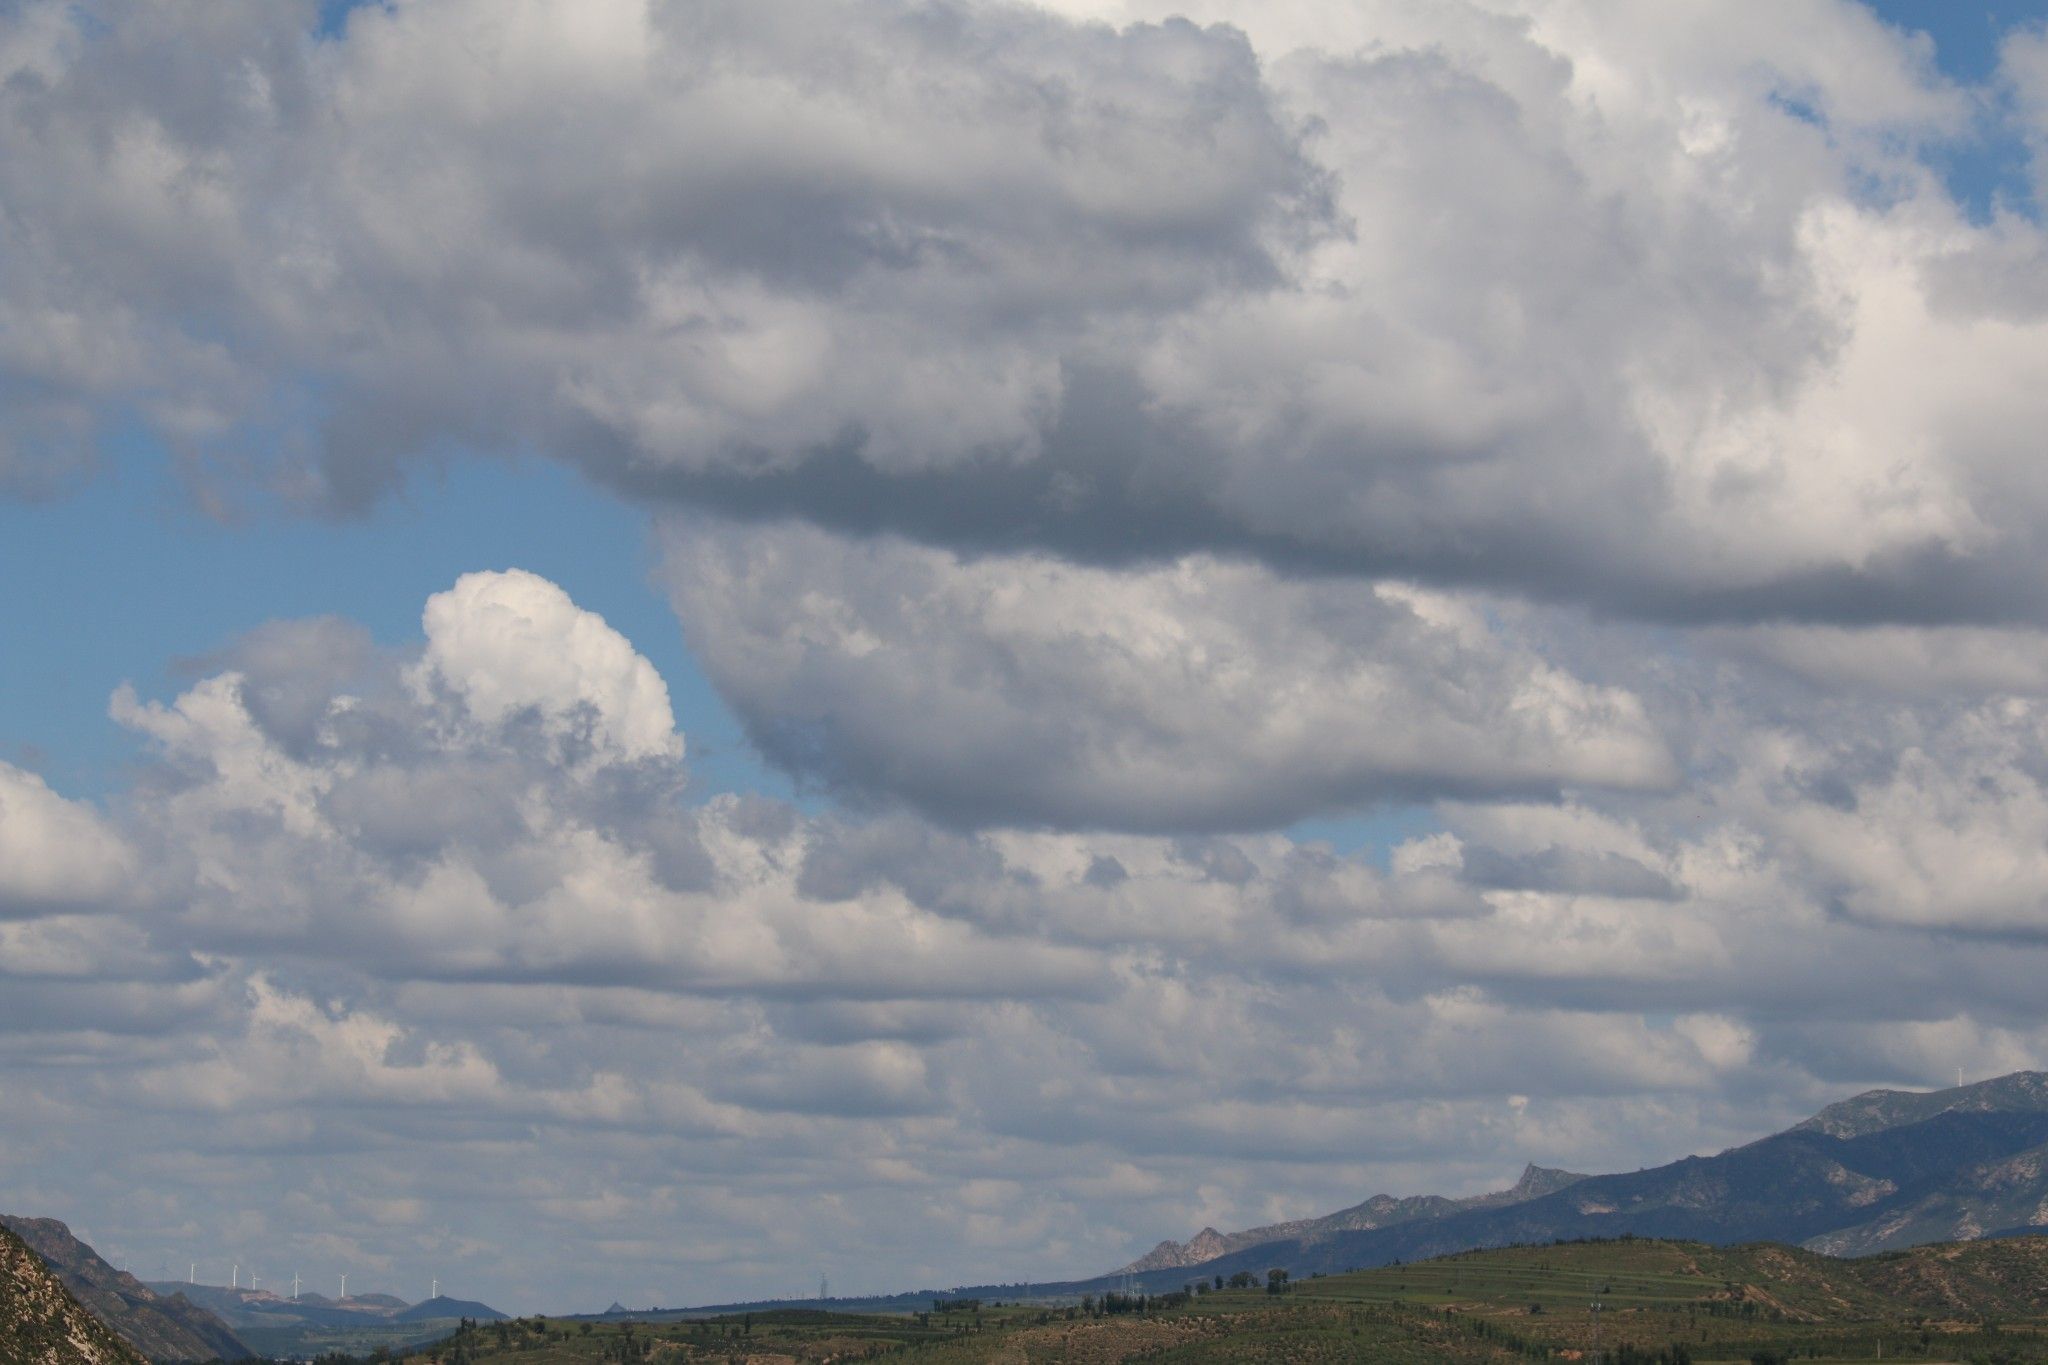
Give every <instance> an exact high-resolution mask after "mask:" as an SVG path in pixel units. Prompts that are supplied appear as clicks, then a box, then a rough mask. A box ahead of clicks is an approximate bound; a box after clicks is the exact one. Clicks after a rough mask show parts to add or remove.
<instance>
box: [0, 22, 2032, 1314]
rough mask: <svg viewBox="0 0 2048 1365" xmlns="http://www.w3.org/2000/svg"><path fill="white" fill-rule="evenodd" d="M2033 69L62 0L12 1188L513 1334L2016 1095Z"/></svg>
mask: <svg viewBox="0 0 2048 1365" xmlns="http://www.w3.org/2000/svg"><path fill="white" fill-rule="evenodd" d="M2044 151H2048V8H2044V7H2043V6H2041V5H2037V4H2035V5H2022V4H1988V5H1987V4H1973V3H1933V2H1932V0H1927V2H1926V3H1905V2H1902V0H1899V2H1893V3H1884V4H1880V5H1875V6H1866V5H1863V4H1859V3H1854V0H1802V2H1801V3H1793V4H1783V5H1769V6H1765V5H1753V6H1733V7H1731V6H1727V5H1722V4H1718V3H1709V2H1708V0H1697V2H1695V0H1673V2H1672V3H1667V4H1660V5H1656V6H1644V5H1638V4H1624V3H1615V2H1608V3H1596V2H1595V0H1427V2H1426V3H1425V0H1347V2H1346V3H1341V4H1333V3H1329V2H1328V0H1314V2H1313V3H1310V2H1309V0H1299V2H1298V3H1297V2H1296V0H1278V2H1276V0H1261V3H1250V0H1245V2H1244V3H1238V2H1237V0H1202V2H1201V3H1196V4H1192V5H1175V4H1168V3H1163V2H1160V0H1049V3H1044V4H1025V3H996V0H951V2H950V3H938V2H937V0H927V2H913V0H851V2H850V3H844V2H842V3H829V4H828V3H814V2H813V0H788V2H787V3H784V4H780V5H775V6H761V5H751V4H725V3H717V2H716V0H713V2H712V3H702V4H692V5H671V4H664V3H658V2H656V0H391V3H375V4H359V5H346V4H314V3H280V2H279V0H219V3H215V4H212V5H208V6H204V7H199V8H192V7H178V6H161V5H153V4H147V3H118V2H117V0H105V2H104V3H102V2H101V0H82V2H75V0H61V2H52V3H44V2H42V0H23V2H22V3H20V4H16V5H13V6H10V7H8V8H7V9H6V10H5V11H4V14H0V241H4V243H5V249H4V250H0V403H4V404H5V409H6V417H7V420H6V421H5V423H4V424H0V1208H4V1209H5V1211H8V1212H13V1213H21V1214H31V1215H42V1216H54V1217H59V1218H63V1219H65V1220H67V1221H68V1222H70V1223H71V1224H72V1225H73V1227H74V1228H75V1229H76V1230H78V1231H79V1232H80V1233H81V1235H83V1236H85V1237H86V1238H87V1239H88V1240H89V1241H91V1242H92V1243H93V1244H94V1245H95V1246H97V1247H98V1248H99V1249H100V1250H101V1251H102V1252H103V1253H105V1254H106V1255H108V1256H109V1257H110V1258H111V1259H114V1260H116V1261H117V1262H120V1263H123V1264H126V1265H128V1266H130V1267H131V1268H133V1269H135V1270H137V1271H138V1272H139V1273H142V1274H144V1275H154V1274H157V1273H162V1272H165V1271H169V1272H171V1273H173V1275H174V1274H175V1272H176V1271H177V1270H179V1269H182V1268H183V1267H185V1266H186V1265H187V1264H188V1263H190V1262H194V1261H196V1262H198V1267H199V1269H198V1274H199V1278H201V1279H203V1280H208V1279H210V1280H212V1281H215V1282H219V1281H223V1280H225V1279H226V1278H227V1275H228V1270H229V1267H230V1265H232V1264H239V1265H240V1266H241V1267H242V1269H243V1271H244V1272H245V1274H246V1273H250V1272H253V1273H256V1274H260V1275H262V1276H263V1277H264V1279H265V1281H266V1282H267V1283H278V1282H281V1281H282V1280H286V1279H289V1277H290V1276H291V1275H292V1274H293V1273H294V1272H297V1273H300V1274H302V1275H304V1276H305V1277H306V1279H307V1281H308V1282H309V1283H311V1284H314V1285H316V1286H320V1285H324V1284H327V1283H329V1282H331V1277H334V1276H338V1275H339V1274H340V1273H343V1272H347V1273H348V1274H349V1275H350V1278H351V1285H352V1287H354V1288H357V1289H359V1290H379V1291H389V1292H395V1293H399V1294H401V1295H404V1296H405V1297H408V1298H419V1297H423V1296H424V1294H425V1292H426V1285H427V1283H428V1281H429V1279H430V1277H431V1278H437V1279H438V1280H439V1281H440V1283H441V1284H442V1285H443V1286H444V1287H446V1288H447V1289H448V1291H449V1292H451V1293H455V1294H459V1295H462V1296H465V1297H473V1298H480V1299H484V1300H486V1301H488V1302H491V1303H493V1304H495V1305H496V1306H498V1307H500V1308H502V1309H505V1310H508V1311H520V1312H526V1311H544V1312H567V1311H578V1310H589V1309H597V1308H602V1307H603V1306H604V1305H605V1304H607V1303H609V1302H611V1301H613V1300H615V1299H616V1300H620V1301H623V1302H625V1303H628V1304H633V1305H636V1306H637V1305H648V1304H665V1305H675V1304H684V1303H701V1302H711V1301H721V1300H735V1299H742V1298H750V1297H758V1296H779V1295H790V1294H797V1293H804V1292H809V1291H810V1290H811V1289H812V1287H814V1286H815V1285H816V1283H817V1281H818V1279H819V1277H820V1276H821V1275H829V1276H830V1278H831V1282H832V1284H833V1286H834V1289H835V1291H838V1292H842V1293H856V1292H880V1291H891V1290H902V1289H913V1288H924V1287H936V1288H945V1287H950V1286H952V1285H955V1284H962V1283H977V1282H990V1281H1013V1280H1020V1279H1026V1278H1056V1277H1068V1276H1073V1275H1079V1274H1089V1273H1096V1272H1101V1271H1106V1270H1109V1269H1111V1268H1113V1267H1115V1266H1117V1265H1119V1264H1122V1263H1123V1262H1125V1261H1127V1260H1129V1259H1131V1258H1132V1257H1134V1256H1136V1255H1137V1254H1140V1253H1141V1252H1143V1251H1144V1250H1146V1249H1148V1248H1149V1247H1150V1246H1151V1245H1152V1244H1153V1243H1155V1242H1157V1241H1158V1240H1160V1239H1162V1238H1166V1237H1176V1238H1181V1237H1186V1236H1187V1235H1189V1234H1190V1233H1192V1232H1194V1231H1195V1230H1197V1229H1198V1228H1200V1227H1202V1226H1203V1225H1205V1224H1210V1225H1214V1226H1216V1227H1218V1228H1226V1229H1227V1228H1238V1227H1245V1226H1251V1225H1255V1224H1259V1223H1265V1222H1271V1221H1275V1220H1277V1219H1282V1218H1288V1217H1299V1216H1305V1215H1309V1214H1315V1213H1321V1212H1327V1211H1329V1210H1331V1209H1335V1208H1338V1207H1342V1206H1345V1205H1348V1204H1352V1203H1356V1202H1358V1201H1359V1200H1361V1199H1364V1198H1365V1197H1367V1196H1369V1195H1371V1194H1374V1193H1378V1192H1382V1191H1384V1192H1390V1193H1394V1194H1412V1193H1423V1192H1431V1193H1443V1194H1452V1195H1459V1194H1471V1193H1477V1192H1480V1191H1484V1190H1488V1189H1497V1188H1501V1187H1504V1186H1505V1185H1506V1184H1508V1183H1509V1182H1511V1181H1512V1180H1513V1179H1514V1177H1515V1176H1516V1174H1517V1173H1518V1172H1519V1170H1520V1169H1521V1167H1522V1165H1523V1163H1525V1162H1529V1161H1535V1162H1538V1163H1541V1164H1544V1165H1550V1166H1562V1167H1567V1168H1571V1169H1576V1170H1584V1171H1600V1170H1613V1169H1632V1168H1634V1167H1637V1166H1643V1165H1648V1164H1653V1163H1657V1162H1662V1161H1667V1160H1672V1159H1675V1158H1677V1157H1680V1156H1684V1155H1687V1154H1689V1153H1695V1152H1711V1151H1716V1150H1720V1149H1722V1148H1724V1147H1727V1146H1729V1145H1732V1144H1735V1143H1738V1142H1741V1141H1745V1140H1748V1139H1750V1138H1753V1137H1756V1136H1760V1135H1762V1134H1763V1133H1766V1132H1769V1131H1772V1130H1775V1129H1777V1128H1780V1127H1782V1126H1784V1125H1785V1124H1787V1123H1789V1122H1792V1121H1794V1120H1796V1119H1798V1118H1800V1117H1803V1116H1804V1115H1806V1114H1808V1113H1810V1112H1812V1111H1814V1110H1815V1109H1817V1108H1819V1107H1821V1106H1822V1105H1824V1104H1826V1103H1828V1102H1830V1101H1832V1100H1834V1099H1837V1098H1840V1097H1842V1096H1844V1095H1846V1094H1848V1093H1852V1092H1854V1091H1857V1090H1861V1089H1865V1088H1869V1087H1872V1086H1880V1085H1889V1086H1901V1087H1929V1086H1934V1085H1938V1084H1946V1083H1950V1082H1952V1081H1953V1079H1954V1077H1955V1075H1956V1074H1957V1072H1958V1069H1960V1070H1961V1071H1962V1072H1963V1073H1964V1074H1965V1075H1968V1076H1972V1077H1979V1076H1988V1075H1996V1074H2001V1073H2004V1072H2008V1071H2012V1070H2016V1069H2020V1068H2027V1067H2040V1066H2044V1065H2048V1021H2044V1020H2043V1018H2042V1017H2041V1011H2040V1006H2039V998H2040V992H2039V982H2040V981H2041V979H2042V976H2043V972H2044V970H2048V908H2044V906H2048V902H2044V897H2048V607H2044V603H2048V531H2044V527H2048V479H2044V477H2043V475H2042V470H2043V468H2044V465H2043V461H2042V458H2041V456H2042V450H2041V439H2042V438H2041V435H2040V433H2041V432H2043V431H2048V386H2044V385H2043V384H2042V383H2041V375H2042V374H2043V372H2044V366H2048V283H2044V281H2048V234H2044V228H2043V219H2042V213H2041V189H2042V184H2043V177H2044V172H2048V161H2044V160H2043V155H2044Z"/></svg>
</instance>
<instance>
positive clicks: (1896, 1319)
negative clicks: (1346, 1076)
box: [412, 1238, 2048, 1365]
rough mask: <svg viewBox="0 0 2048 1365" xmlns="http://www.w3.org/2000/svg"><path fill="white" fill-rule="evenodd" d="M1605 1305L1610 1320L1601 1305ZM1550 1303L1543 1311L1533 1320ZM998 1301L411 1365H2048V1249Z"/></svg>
mask: <svg viewBox="0 0 2048 1365" xmlns="http://www.w3.org/2000/svg"><path fill="white" fill-rule="evenodd" d="M1596 1299H1597V1300H1598V1301H1599V1303H1600V1305H1601V1308H1600V1312H1599V1314H1598V1320H1597V1323H1596V1321H1595V1315H1594V1313H1593V1311H1592V1304H1593V1302H1594V1301H1595V1300H1596ZM1538 1307H1540V1310H1541V1311H1532V1309H1535V1308H1538ZM1067 1311H1068V1310H1067V1309H1066V1308H1065V1307H1063V1306H1062V1307H1053V1306H1051V1305H1042V1304H1029V1305H1021V1306H1010V1307H1003V1308H996V1307H993V1306H991V1307H988V1308H985V1309H983V1310H982V1311H981V1312H980V1313H978V1314H969V1313H952V1314H941V1315H933V1316H930V1317H929V1318H928V1319H919V1318H917V1317H905V1316H882V1315H859V1314H847V1313H820V1312H777V1313H758V1314H755V1315H754V1316H753V1318H752V1322H751V1327H750V1328H749V1326H748V1324H747V1322H746V1320H745V1319H743V1318H739V1317H731V1318H719V1319H712V1320H709V1321H705V1322H673V1321H671V1322H661V1323H639V1324H616V1323H605V1324H597V1325H592V1326H590V1328H589V1330H587V1331H586V1330H584V1325H583V1324H572V1323H565V1322H559V1321H557V1322H546V1323H542V1324H541V1325H540V1326H539V1328H538V1329H536V1328H535V1327H534V1325H533V1320H528V1321H526V1322H523V1323H513V1324H509V1325H508V1327H507V1330H506V1331H505V1333H504V1334H503V1335H502V1336H500V1334H499V1333H498V1332H497V1331H496V1330H495V1329H494V1328H492V1327H485V1328H482V1329H480V1330H478V1331H476V1332H474V1333H471V1334H469V1335H468V1336H466V1337H464V1338H463V1339H461V1340H460V1341H451V1342H445V1343H441V1344H439V1345H437V1346H436V1347H433V1348H429V1349H428V1350H426V1351H423V1352H420V1353H417V1354H416V1355H415V1356H413V1357H412V1365H431V1362H436V1361H438V1362H442V1365H635V1363H636V1362H656V1363H658V1365H685V1362H696V1361H728V1360H749V1361H754V1362H768V1361H775V1362H799V1361H802V1362H813V1361H815V1362H822V1361H827V1360H858V1359H873V1358H878V1357H886V1358H901V1359H905V1360H913V1361H919V1362H930V1365H952V1362H959V1363H960V1365H983V1363H985V1362H1007V1363H1012V1365H1032V1363H1034V1362H1051V1361H1072V1362H1111V1361H1123V1360H1134V1359H1144V1360H1148V1361H1169V1362H1178V1363H1180V1365H1197V1363H1198V1362H1267V1361H1271V1362H1282V1361H1285V1362H1297V1361H1298V1362H1315V1361H1333V1362H1334V1361H1365V1362H1386V1363H1387V1365H1410V1363H1411V1362H1412V1365H1423V1363H1424V1362H1437V1361H1442V1362H1453V1363H1454V1365H1455V1363H1457V1362H1471V1363H1472V1365H1479V1363H1480V1362H1503V1363H1504V1362H1509V1361H1517V1360H1528V1359H1532V1358H1534V1359H1543V1358H1551V1359H1573V1358H1575V1357H1574V1356H1572V1355H1571V1354H1570V1353H1572V1352H1578V1353H1580V1354H1579V1356H1578V1357H1576V1358H1579V1359H1585V1358H1586V1353H1587V1352H1589V1351H1590V1350H1591V1348H1593V1346H1594V1345H1595V1333H1596V1332H1597V1334H1598V1344H1599V1345H1600V1346H1601V1347H1602V1348H1605V1349H1609V1350H1611V1349H1613V1348H1614V1347H1616V1346H1618V1345H1620V1344H1622V1343H1628V1344H1630V1345H1633V1346H1635V1347H1637V1348H1639V1349H1640V1348H1647V1349H1650V1350H1657V1349H1660V1348H1668V1347H1669V1346H1671V1345H1672V1344H1674V1343H1677V1344H1682V1345H1684V1346H1685V1348H1686V1349H1687V1350H1688V1351H1689V1352H1690V1354H1691V1356H1692V1358H1693V1359H1694V1360H1696V1361H1700V1362H1708V1361H1738V1360H1741V1361H1746V1360H1748V1359H1749V1357H1750V1356H1751V1354H1752V1353H1755V1352H1758V1351H1781V1352H1786V1353H1788V1354H1792V1355H1796V1356H1799V1357H1802V1358H1817V1359H1822V1360H1834V1361H1874V1360H1876V1359H1879V1358H1880V1357H1879V1353H1878V1352H1879V1346H1880V1343H1881V1344H1882V1346H1883V1352H1882V1357H1881V1358H1882V1359H1884V1360H1888V1361H1891V1360H1908V1361H1930V1360H1940V1361H1968V1360H1972V1359H1980V1358H1981V1359H1986V1360H1998V1361H2007V1360H2012V1361H2033V1360H2040V1361H2044V1362H2048V1239H2038V1238H2028V1239H2012V1240H1994V1241H1986V1242H1974V1243H1968V1244H1962V1245H1952V1246H1939V1247H1925V1248H1919V1249H1916V1250H1914V1251H1911V1252H1905V1253H1899V1254H1895V1255H1887V1256H1879V1257H1872V1258H1868V1259H1865V1260H1861V1261H1842V1260H1832V1259H1830V1258H1828V1257H1824V1256H1819V1255H1815V1254H1813V1253H1811V1252H1806V1251H1801V1250H1798V1249H1796V1248H1791V1247H1783V1246H1776V1245H1755V1246H1743V1247H1709V1246H1705V1245H1701V1244H1698V1243H1682V1242H1658V1241H1618V1242H1580V1243H1562V1244H1557V1245H1552V1246H1543V1247H1514V1248H1506V1249H1502V1250H1495V1251H1478V1252H1467V1253H1464V1254H1462V1255H1458V1256H1449V1257H1444V1258H1441V1259H1438V1260H1434V1261H1427V1262H1421V1263H1418V1264H1414V1265H1406V1266H1387V1267H1383V1268H1381V1269H1377V1270H1369V1271H1360V1272H1357V1273H1353V1274H1348V1275H1332V1276H1328V1277H1324V1278H1320V1279H1315V1280H1309V1281H1305V1282H1303V1283H1302V1284H1300V1285H1298V1286H1297V1288H1296V1291H1295V1292H1294V1293H1291V1294H1288V1295H1285V1296H1279V1297H1275V1296H1271V1295H1267V1294H1264V1293H1257V1292H1249V1291H1226V1292H1223V1293H1215V1294H1208V1295H1203V1296H1201V1297H1199V1298H1197V1299H1196V1300H1194V1302H1193V1303H1191V1304H1189V1305H1187V1306H1186V1307H1183V1308H1178V1309H1173V1310H1168V1311H1166V1312H1163V1313H1155V1314H1147V1315H1145V1316H1142V1317H1141V1316H1138V1315H1120V1316H1114V1317H1107V1318H1090V1317H1086V1316H1080V1315H1076V1316H1075V1317H1072V1318H1070V1317H1068V1316H1067Z"/></svg>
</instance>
